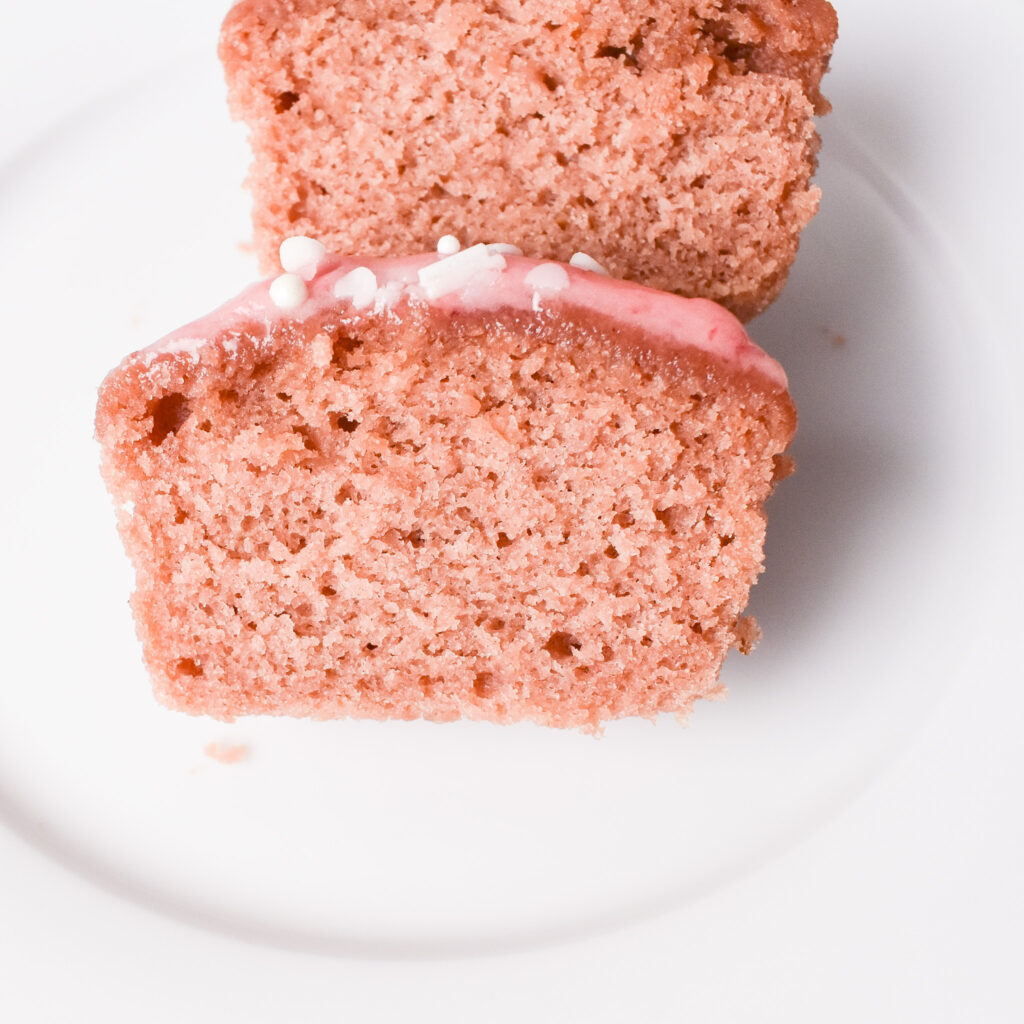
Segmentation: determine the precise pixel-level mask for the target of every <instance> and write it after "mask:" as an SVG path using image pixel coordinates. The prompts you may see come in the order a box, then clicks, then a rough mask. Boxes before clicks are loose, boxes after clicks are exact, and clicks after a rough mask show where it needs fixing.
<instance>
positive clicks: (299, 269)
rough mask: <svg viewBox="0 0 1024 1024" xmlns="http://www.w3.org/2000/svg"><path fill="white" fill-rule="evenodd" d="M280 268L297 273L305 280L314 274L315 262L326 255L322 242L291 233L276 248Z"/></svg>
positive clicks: (309, 279)
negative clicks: (279, 259)
mask: <svg viewBox="0 0 1024 1024" xmlns="http://www.w3.org/2000/svg"><path fill="white" fill-rule="evenodd" d="M278 254H279V255H280V257H281V268H282V269H283V270H284V271H285V272H286V273H289V274H298V275H299V277H301V278H302V279H303V280H305V281H312V280H313V278H314V277H315V276H316V268H317V264H318V263H319V262H320V261H321V260H322V259H323V258H324V257H325V256H326V255H327V250H326V249H325V248H324V245H323V243H322V242H318V241H317V240H316V239H315V238H307V237H306V236H305V235H292V237H291V238H286V239H285V240H284V241H283V242H282V243H281V248H280V249H279V250H278Z"/></svg>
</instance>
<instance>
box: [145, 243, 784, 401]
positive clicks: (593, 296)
mask: <svg viewBox="0 0 1024 1024" xmlns="http://www.w3.org/2000/svg"><path fill="white" fill-rule="evenodd" d="M444 258H446V257H442V256H438V255H437V253H429V254H425V255H420V256H405V257H400V258H386V257H382V258H365V259H357V258H355V257H349V256H344V257H339V256H330V257H327V258H326V259H324V260H323V261H321V263H320V264H319V266H318V268H317V273H316V276H315V277H314V278H313V280H312V281H310V282H309V284H308V289H309V296H308V298H307V299H306V301H305V302H304V303H303V304H302V305H301V306H299V307H298V308H297V309H294V310H282V309H279V308H278V307H277V306H276V305H275V304H274V303H273V302H272V301H271V299H270V295H269V286H270V280H269V279H268V280H265V281H260V282H258V283H257V284H254V285H252V286H251V287H249V288H247V289H246V290H245V291H244V292H242V293H241V294H240V295H239V296H237V298H235V299H233V300H231V301H230V302H228V303H226V304H225V305H223V306H221V307H220V308H219V309H216V310H214V311H213V312H212V313H210V314H209V315H208V316H205V317H203V318H202V319H200V320H196V321H194V322H193V323H191V324H188V325H186V326H185V327H182V328H180V329H179V330H177V331H174V332H172V333H171V334H168V335H167V336H166V337H164V338H162V339H161V340H160V341H158V342H156V343H155V344H154V345H150V346H149V348H146V349H143V350H142V352H140V353H139V354H138V355H139V357H141V358H142V359H143V360H144V361H145V362H147V363H148V362H151V361H152V360H153V359H154V358H156V357H157V356H159V355H165V354H170V353H188V354H190V355H192V356H193V357H196V356H197V355H198V351H199V348H200V347H201V346H203V345H205V344H207V343H209V342H210V341H211V340H213V339H214V338H216V337H217V335H218V334H220V333H222V332H224V331H227V330H230V329H232V328H235V327H238V326H239V325H240V324H242V323H244V322H247V321H254V320H255V321H256V322H262V323H264V324H265V325H266V327H267V328H268V331H269V329H270V328H271V327H272V326H273V325H274V324H275V323H277V322H280V321H283V320H294V319H299V320H303V319H306V318H308V317H311V316H314V315H316V314H318V313H320V312H323V311H324V310H325V309H327V308H330V307H332V306H333V307H344V306H346V305H348V306H351V301H350V300H348V299H337V298H335V296H334V286H335V284H336V283H337V281H338V280H340V279H341V278H342V277H344V276H345V275H346V274H348V273H349V272H350V271H352V270H354V269H356V268H357V267H368V268H369V269H370V270H372V271H373V273H374V275H375V276H376V279H377V286H378V289H380V288H383V287H384V286H386V285H387V284H389V283H391V282H397V283H398V284H401V285H402V292H401V295H402V298H404V299H405V300H407V301H409V302H410V303H416V302H424V303H428V304H429V305H431V306H433V307H435V308H437V309H441V310H445V311H450V312H456V311H464V312H477V311H494V310H500V309H512V310H517V311H525V312H532V311H535V310H538V309H539V310H540V311H541V312H543V311H551V312H558V311H559V310H564V311H567V312H568V311H571V310H572V309H573V308H582V309H587V310H591V311H593V312H595V313H600V314H602V315H603V316H606V317H608V318H610V319H611V320H614V321H618V322H619V323H621V324H623V325H624V326H628V327H630V328H640V329H642V330H643V331H644V332H645V333H646V334H648V335H649V336H651V337H652V338H654V339H657V341H658V342H659V343H660V345H661V346H662V347H665V348H671V349H678V350H684V349H699V350H701V351H704V352H707V353H709V354H711V355H714V356H716V357H718V358H720V359H722V360H724V361H726V362H728V363H730V364H731V365H733V366H735V367H736V368H737V369H740V370H754V371H757V372H759V373H761V374H763V375H764V376H765V377H767V378H768V379H770V380H772V381H774V382H776V383H777V384H778V385H779V386H780V387H782V388H784V387H785V386H786V374H785V371H784V370H783V369H782V367H781V366H780V365H779V364H778V363H777V362H776V361H775V360H774V359H772V358H771V356H769V355H768V354H767V353H765V352H764V351H763V350H762V349H760V348H758V346H757V345H755V344H754V343H753V342H752V341H751V340H750V337H749V336H748V335H747V332H746V331H745V330H744V328H743V325H742V324H741V323H740V322H739V320H737V319H736V317H734V316H733V315H732V314H731V313H730V312H729V311H728V310H726V309H723V308H722V307H721V306H718V305H716V304H715V303H713V302H709V301H708V300H707V299H684V298H682V297H680V296H678V295H672V294H670V293H668V292H661V291H656V290H654V289H653V288H645V287H644V286H643V285H638V284H633V283H632V282H629V281H621V280H618V279H617V278H612V277H606V276H604V275H602V274H598V273H594V272H591V271H587V270H579V269H577V268H576V267H572V266H569V265H568V264H562V263H559V264H557V266H559V267H561V268H562V269H563V270H564V271H565V273H566V275H567V276H568V286H567V287H564V288H562V289H561V290H559V291H549V290H546V289H541V290H539V291H538V290H537V289H535V288H534V287H533V286H532V285H531V284H530V283H528V282H527V281H526V277H527V275H528V274H529V273H530V272H531V271H532V270H534V269H535V268H537V267H540V266H543V265H544V263H545V262H551V261H539V260H532V259H527V258H526V257H523V256H514V255H509V254H503V259H504V263H505V266H504V268H503V269H501V270H497V271H489V272H485V273H483V274H481V275H479V276H478V277H477V278H474V280H473V281H472V282H471V284H469V285H468V286H467V287H465V288H463V289H461V290H459V291H454V292H449V293H447V294H445V295H441V296H440V297H438V298H434V299H428V298H427V296H426V294H425V293H424V291H423V289H422V288H421V287H420V285H419V282H418V273H419V270H420V269H421V268H422V267H425V266H427V265H429V264H431V263H434V262H436V261H437V260H439V259H444ZM558 276H559V277H560V275H558ZM535 280H536V278H535ZM397 313H398V309H397V308H394V309H391V310H388V309H383V310H381V309H375V307H374V305H372V304H371V305H370V306H368V307H367V308H365V309H361V310H357V309H355V308H351V309H350V310H349V312H348V314H347V317H346V318H348V319H352V320H357V319H359V318H361V317H368V316H369V317H372V316H388V315H397Z"/></svg>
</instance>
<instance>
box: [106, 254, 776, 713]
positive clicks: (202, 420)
mask: <svg viewBox="0 0 1024 1024" xmlns="http://www.w3.org/2000/svg"><path fill="white" fill-rule="evenodd" d="M361 263H362V264H363V265H366V263H367V261H361ZM373 265H374V266H375V267H376V268H377V271H379V277H380V280H382V281H383V280H385V279H386V278H387V277H388V274H389V273H390V272H391V270H394V271H395V272H396V273H398V270H396V269H395V267H391V268H390V270H389V268H388V267H387V266H385V265H382V264H373ZM533 265H534V264H527V263H523V264H522V265H521V264H519V263H518V262H516V261H515V259H514V258H512V259H510V260H509V264H508V268H507V270H506V272H505V275H504V276H507V280H504V282H503V283H501V284H497V285H495V287H496V288H497V289H498V290H497V293H496V294H495V295H494V296H492V297H491V300H490V301H487V300H485V299H484V298H482V297H481V293H480V290H479V289H477V290H472V289H470V291H469V292H468V293H455V294H450V295H447V296H444V297H443V298H439V299H437V300H436V301H434V302H431V301H425V300H424V299H423V298H422V297H421V296H418V295H417V294H416V293H415V292H413V291H409V292H405V293H403V294H402V295H401V297H400V298H399V299H398V300H397V302H396V303H395V304H394V305H392V306H390V307H389V308H387V309H383V310H380V311H378V310H376V309H375V308H374V307H373V306H372V305H370V306H367V307H366V308H365V309H361V310H357V309H355V308H354V307H353V304H352V303H351V302H350V301H348V300H341V301H328V300H327V298H326V293H322V292H321V291H319V290H318V288H320V286H321V285H323V286H324V287H325V288H326V286H327V284H329V283H331V282H333V281H335V280H336V279H337V278H338V275H339V273H341V272H343V271H345V270H346V269H347V268H348V266H349V265H348V264H346V263H342V262H335V261H330V260H329V261H327V262H326V263H325V264H324V267H323V268H322V271H321V274H320V275H318V277H317V279H316V280H314V281H313V282H312V285H311V288H310V298H309V300H308V301H307V302H306V303H305V304H304V305H303V306H301V307H300V308H299V309H297V310H294V311H292V312H291V313H288V314H286V315H281V313H280V311H274V310H272V309H271V308H270V307H269V306H268V304H267V302H266V299H265V295H266V291H267V287H268V286H267V283H266V282H264V283H262V284H260V285H258V286H256V287H255V289H253V290H250V292H248V293H246V295H245V296H243V297H242V298H241V299H240V300H239V301H238V302H236V303H234V304H229V305H228V306H226V307H224V309H223V310H221V311H220V312H219V313H217V314H216V315H215V316H214V317H213V319H211V320H208V321H206V329H207V330H208V332H209V333H208V335H206V336H205V337H203V338H199V339H197V338H196V337H195V335H196V334H197V333H201V332H197V331H195V330H194V329H193V330H191V331H186V332H185V334H183V335H180V336H177V337H175V336H172V338H171V339H170V340H169V341H165V342H164V343H163V345H162V346H159V347H157V348H156V349H154V350H151V351H150V352H148V353H140V354H136V355H135V356H133V357H129V358H128V359H127V360H125V362H124V363H123V364H122V365H121V366H120V367H119V368H118V369H117V370H115V371H113V372H112V373H111V374H110V375H109V376H108V378H107V380H106V381H105V382H104V384H103V387H102V388H101V392H100V399H99V405H98V409H97V420H96V423H97V433H98V437H99V439H100V442H101V445H102V449H103V471H104V476H105V479H106V481H107V484H108V486H109V488H110V490H111V492H112V494H113V496H114V498H115V502H116V504H117V506H118V508H119V510H120V512H119V515H120V528H121V533H122V536H123V538H124V541H125V545H126V548H127V550H128V553H129V555H130V556H131V558H132V561H133V563H134V565H135V569H136V575H137V589H136V593H135V595H134V597H133V608H134V612H135V615H136V621H137V626H138V631H139V636H140V638H141V641H142V646H143V653H144V657H145V659H146V663H147V665H148V668H149V671H150V674H151V676H152V680H153V684H154V688H155V691H156V694H157V696H158V697H159V699H160V700H162V701H163V702H164V703H166V704H168V705H169V706H171V707H174V708H178V709H180V710H183V711H187V712H190V713H194V714H208V715H213V716H215V717H218V718H221V719H225V720H230V719H232V718H234V717H236V716H238V715H245V714H275V715H296V716H312V717H316V718H332V717H342V716H358V717H370V718H416V717H423V718H427V719H432V720H436V721H448V720H452V719H456V718H472V719H486V720H491V721H496V722H513V721H519V720H524V719H528V720H532V721H536V722H540V723H543V724H547V725H553V726H578V727H583V728H588V729H594V728H598V727H599V726H600V724H601V723H602V722H604V721H607V720H610V719H614V718H619V717H623V716H627V715H643V716H652V715H655V714H657V713H659V712H675V713H685V712H686V711H687V710H688V709H689V707H690V706H691V705H692V703H693V702H694V701H695V700H696V699H698V698H700V697H706V696H712V695H715V694H717V693H719V692H720V689H721V688H720V685H719V682H718V675H719V670H720V667H721V664H722V661H723V659H724V657H725V655H726V653H727V652H728V650H729V649H730V648H731V647H734V646H736V647H740V648H741V649H744V650H746V649H749V647H750V645H751V644H752V642H753V640H754V639H755V637H756V627H754V626H753V624H752V623H751V622H750V621H749V620H747V619H745V618H744V617H743V610H744V608H745V606H746V603H747V598H748V594H749V589H750V586H751V585H752V584H753V582H754V580H755V579H756V577H757V575H758V573H759V572H760V570H761V565H762V548H763V538H764V529H765V518H764V514H763V503H764V501H765V499H766V498H767V496H768V494H769V493H770V491H771V489H772V486H773V483H774V481H775V479H776V478H777V476H778V475H780V473H781V472H782V471H784V467H785V457H784V456H783V452H784V450H785V448H786V446H787V445H788V443H789V440H790V438H791V437H792V434H793V431H794V430H795V424H796V417H795V411H794V408H793V405H792V402H791V400H790V398H789V395H788V393H787V392H786V390H785V384H784V380H783V379H780V377H779V374H778V373H777V372H776V371H775V369H774V366H775V364H773V363H771V361H767V357H763V358H754V357H753V356H752V355H751V350H752V349H753V346H752V343H750V342H749V340H746V339H745V335H744V339H745V340H743V342H742V343H741V342H740V341H739V340H738V338H739V335H743V331H742V328H740V327H739V326H738V325H737V324H736V322H735V321H734V320H733V319H732V318H731V317H728V314H721V316H725V317H728V325H727V324H726V323H725V322H724V321H720V320H719V319H718V318H719V315H720V314H718V313H714V314H712V313H711V312H710V311H709V310H708V309H707V308H706V305H705V304H704V303H698V304H697V305H696V306H694V305H693V304H692V303H691V302H689V301H688V300H683V299H678V298H673V297H669V298H668V300H667V301H669V302H670V303H672V304H674V305H675V306H676V307H677V314H676V318H675V319H674V320H672V318H671V317H668V318H667V319H666V317H667V313H666V310H664V309H662V312H663V313H666V317H662V316H654V317H652V318H651V319H650V320H649V321H647V322H643V321H642V318H640V317H637V318H631V315H626V316H625V317H624V318H617V317H616V316H613V315H610V313H609V312H608V310H609V309H612V308H614V309H616V310H622V309H624V308H626V307H627V306H628V304H626V303H621V302H620V301H619V299H620V298H621V297H622V295H623V292H622V287H623V286H622V285H621V284H619V283H617V282H614V281H611V280H609V279H606V278H603V277H600V276H599V275H589V277H588V279H587V280H586V282H585V286H584V285H579V287H577V285H578V284H579V282H578V281H577V280H575V279H574V283H573V284H572V285H571V286H570V288H569V289H568V291H569V292H570V295H571V297H572V299H573V300H574V301H569V296H566V295H565V290H563V291H562V292H560V293H559V294H558V295H555V296H552V297H551V298H550V300H547V299H545V300H544V301H543V302H540V303H535V302H534V300H533V296H531V301H530V303H529V305H528V307H527V306H525V305H524V303H523V302H520V301H519V298H517V296H518V297H520V298H521V297H522V296H523V294H524V292H523V286H522V282H523V281H524V280H525V278H526V275H527V274H528V273H529V267H530V266H533ZM396 266H397V265H396ZM410 266H411V265H410ZM565 269H566V274H567V275H568V274H569V270H571V268H565ZM407 271H408V267H402V268H401V272H402V273H406V276H409V277H412V276H413V275H412V274H411V273H407ZM578 273H580V274H583V273H584V272H578ZM503 289H504V290H503ZM573 289H576V291H573ZM638 291H643V289H638ZM465 294H469V295H470V296H471V298H472V301H470V299H467V298H465ZM629 294H632V292H630V293H629ZM503 296H504V298H503ZM510 296H511V301H510V302H507V303H506V302H505V298H508V297H510ZM560 296H561V298H560ZM585 296H589V297H590V298H595V296H596V299H595V301H594V302H593V303H592V304H590V305H586V304H584V303H583V302H582V301H578V300H581V299H582V298H583V297H585ZM605 300H608V301H605ZM636 301H637V302H638V303H639V306H638V308H643V297H642V296H637V297H636ZM661 301H663V300H661V299H660V298H658V299H656V298H654V297H650V302H651V303H654V304H655V305H657V303H659V302H661ZM535 307H536V308H535ZM658 308H661V307H658ZM670 320H672V324H673V326H671V327H666V324H667V323H669V321H670ZM199 323H200V324H203V321H200V322H199ZM715 326H717V327H718V333H717V335H716V337H717V336H718V335H721V336H722V337H727V338H730V339H732V340H731V341H729V343H728V344H724V345H714V344H712V345H710V346H708V345H707V344H706V341H707V336H708V334H709V333H710V329H711V327H715ZM690 328H692V329H693V331H694V334H695V336H694V339H693V341H694V343H692V344H685V343H683V342H682V341H681V340H680V338H681V336H682V335H684V334H685V333H686V331H687V330H688V329H690ZM737 332H738V334H737Z"/></svg>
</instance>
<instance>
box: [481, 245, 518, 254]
mask: <svg viewBox="0 0 1024 1024" xmlns="http://www.w3.org/2000/svg"><path fill="white" fill-rule="evenodd" d="M487 251H488V252H497V253H501V254H502V255H504V256H522V255H523V250H522V249H520V248H519V246H518V245H512V244H511V243H509V242H491V243H490V245H488V246H487Z"/></svg>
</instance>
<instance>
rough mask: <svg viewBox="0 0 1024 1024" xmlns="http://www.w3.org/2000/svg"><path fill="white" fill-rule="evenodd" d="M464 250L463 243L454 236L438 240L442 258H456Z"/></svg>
mask: <svg viewBox="0 0 1024 1024" xmlns="http://www.w3.org/2000/svg"><path fill="white" fill-rule="evenodd" d="M461 248H462V243H461V242H460V241H459V240H458V239H457V238H456V237H455V236H454V235H442V236H441V237H440V238H439V239H438V240H437V251H438V252H439V253H440V254H441V255H442V256H454V255H455V254H456V253H457V252H458V251H459V250H460V249H461Z"/></svg>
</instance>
